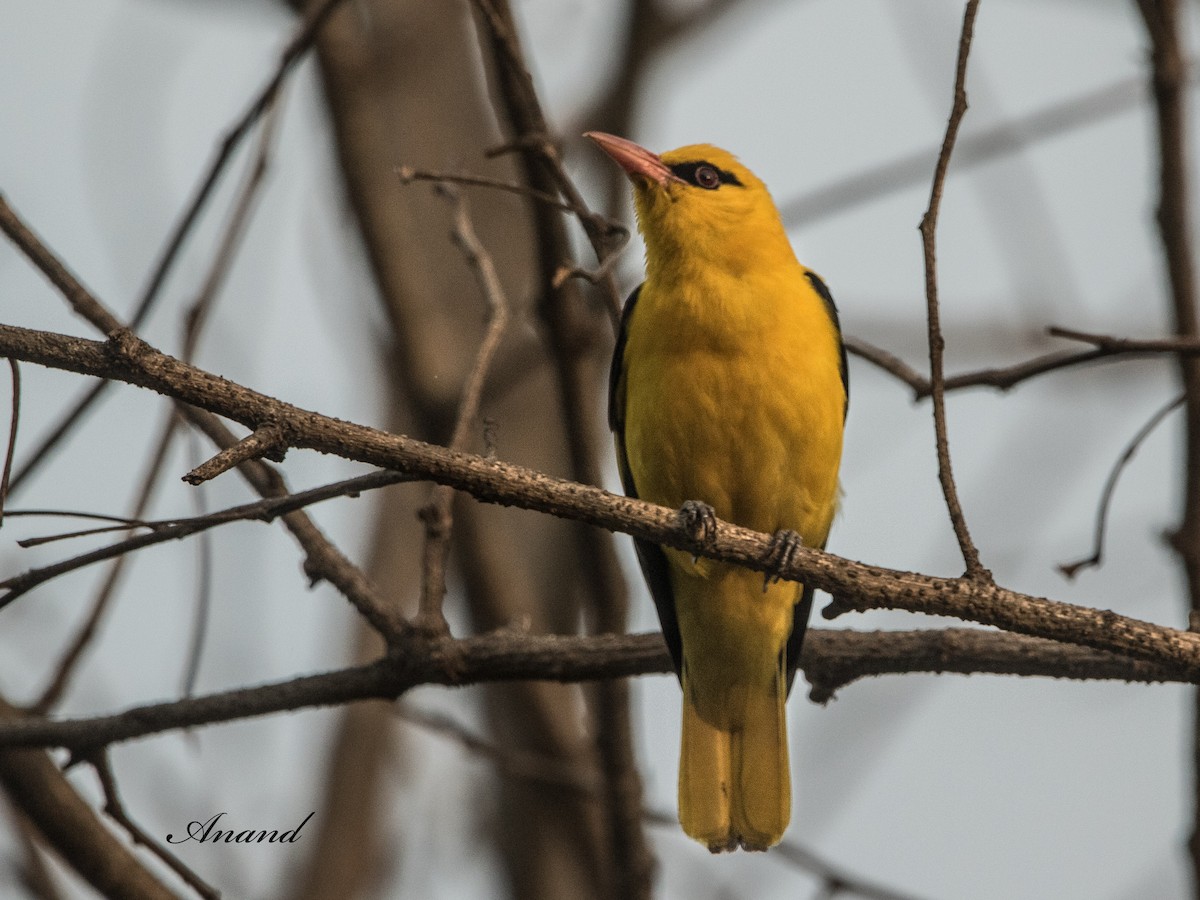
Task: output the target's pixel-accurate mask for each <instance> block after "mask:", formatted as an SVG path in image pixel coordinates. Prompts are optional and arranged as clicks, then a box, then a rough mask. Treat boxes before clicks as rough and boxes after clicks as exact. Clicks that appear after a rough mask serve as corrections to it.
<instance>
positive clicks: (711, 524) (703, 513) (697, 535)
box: [677, 500, 717, 563]
mask: <svg viewBox="0 0 1200 900" xmlns="http://www.w3.org/2000/svg"><path fill="white" fill-rule="evenodd" d="M677 515H678V516H679V524H680V525H681V526H682V527H683V530H684V531H686V532H687V535H688V537H690V538H691V539H692V540H693V541H695V542H696V543H697V544H699V545H700V546H702V547H708V546H710V545H711V544H712V543H713V541H715V540H716V539H717V513H716V510H714V509H713V508H712V507H711V506H709V505H708V504H707V503H703V502H701V501H699V500H685V501H684V503H683V506H681V507H679V511H678V513H677ZM699 558H700V557H699V555H698V554H692V562H693V563H694V562H696V561H697V560H698V559H699Z"/></svg>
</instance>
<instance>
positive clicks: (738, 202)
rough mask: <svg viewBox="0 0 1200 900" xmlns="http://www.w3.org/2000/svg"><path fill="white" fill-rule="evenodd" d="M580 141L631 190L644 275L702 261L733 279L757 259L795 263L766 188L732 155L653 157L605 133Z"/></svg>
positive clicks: (693, 150)
mask: <svg viewBox="0 0 1200 900" xmlns="http://www.w3.org/2000/svg"><path fill="white" fill-rule="evenodd" d="M585 136H586V137H589V138H591V139H592V140H593V141H595V142H596V143H597V144H599V145H600V148H601V149H602V150H603V151H604V152H605V153H607V154H608V155H609V156H610V157H612V159H613V160H614V161H615V162H616V163H617V165H619V166H620V167H621V168H622V169H624V170H625V173H626V174H627V175H628V176H629V180H630V181H631V182H633V193H634V206H635V208H636V210H637V219H638V230H639V231H641V233H642V236H643V237H644V238H645V241H646V263H647V269H652V268H656V267H658V266H660V265H668V264H670V263H672V262H674V263H686V262H688V261H692V260H695V261H697V262H699V261H701V260H703V261H704V262H705V264H707V265H718V266H723V267H725V268H727V269H729V270H731V271H734V272H738V271H741V270H743V269H745V268H747V267H750V266H755V265H759V264H760V260H761V259H762V258H763V255H764V254H779V253H784V254H786V256H785V257H784V258H789V259H790V258H794V257H792V251H791V245H790V244H789V243H788V240H787V235H786V233H785V232H784V229H783V224H782V222H781V221H780V219H779V212H778V211H777V210H776V209H775V204H774V202H773V201H772V200H771V195H770V194H769V193H768V192H767V188H766V185H764V184H763V183H762V182H761V181H759V180H758V178H757V177H755V175H754V173H753V172H751V171H750V170H749V169H747V168H746V167H745V166H743V165H742V164H741V163H740V162H738V160H737V157H735V156H734V155H733V154H732V153H729V152H728V151H725V150H722V149H720V148H719V147H714V146H712V145H711V144H690V145H688V146H686V147H680V148H679V149H678V150H671V151H668V152H667V153H663V154H661V155H659V154H656V153H653V152H651V151H649V150H647V149H646V148H645V147H642V146H639V145H638V144H635V143H634V142H633V141H628V140H626V139H625V138H620V137H616V136H615V135H611V134H605V133H604V132H600V131H589V132H588V133H587V134H586V135H585ZM776 258H778V257H776Z"/></svg>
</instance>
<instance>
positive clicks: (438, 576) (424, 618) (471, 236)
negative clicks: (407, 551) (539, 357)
mask: <svg viewBox="0 0 1200 900" xmlns="http://www.w3.org/2000/svg"><path fill="white" fill-rule="evenodd" d="M437 190H438V193H439V194H441V195H442V196H443V197H445V198H446V199H447V200H448V201H449V202H450V203H451V204H453V206H454V230H453V232H452V236H453V238H454V241H455V243H457V244H458V246H459V247H460V248H461V249H462V252H463V255H464V256H465V257H466V260H467V263H468V265H470V267H471V271H472V272H474V273H475V277H476V279H477V280H478V282H479V288H480V290H481V291H482V293H483V297H484V300H485V301H486V302H487V309H488V318H487V330H486V331H485V333H484V336H483V340H482V341H481V342H480V345H479V352H478V353H477V354H476V356H475V363H474V365H473V366H472V367H471V371H470V372H469V373H468V374H467V379H466V382H465V384H464V385H463V391H462V399H461V401H460V402H459V406H458V417H457V420H456V421H455V423H454V433H453V435H452V436H451V438H450V449H452V450H465V449H466V448H467V445H468V443H469V442H470V440H471V432H472V430H473V428H474V427H475V424H476V420H477V419H478V417H479V405H480V402H481V401H482V399H483V387H484V384H485V383H486V381H487V376H488V372H489V371H490V369H491V365H492V360H493V359H494V358H495V356H496V351H497V350H498V349H499V347H500V340H501V338H503V337H504V331H505V329H506V328H507V327H508V321H509V304H508V297H507V296H506V295H505V292H504V285H503V284H501V282H500V275H499V273H497V271H496V264H495V262H494V261H493V260H492V256H491V254H490V253H489V252H488V250H487V248H486V247H484V246H483V243H482V242H481V241H480V240H479V236H478V235H477V234H476V233H475V226H474V225H473V224H472V223H471V217H470V215H469V214H468V212H467V205H466V201H465V200H463V198H462V196H461V195H460V194H459V193H458V191H456V190H454V189H453V188H452V187H450V186H449V185H448V184H444V183H439V184H438V185H437ZM453 504H454V489H453V488H450V487H447V486H446V485H437V486H436V487H434V489H433V492H432V494H431V496H430V499H429V503H428V504H427V505H426V506H425V507H424V508H423V509H422V510H421V521H423V522H424V523H425V551H424V558H423V566H422V585H421V600H420V605H419V610H418V616H419V622H418V624H419V626H420V627H421V628H422V629H423V630H425V631H426V632H427V633H430V634H445V633H447V631H448V628H447V625H446V617H445V615H444V614H443V612H442V603H443V601H444V599H445V596H446V561H447V557H448V556H449V554H450V533H451V529H452V528H453V525H454V517H453Z"/></svg>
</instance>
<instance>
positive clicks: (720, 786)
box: [679, 667, 792, 853]
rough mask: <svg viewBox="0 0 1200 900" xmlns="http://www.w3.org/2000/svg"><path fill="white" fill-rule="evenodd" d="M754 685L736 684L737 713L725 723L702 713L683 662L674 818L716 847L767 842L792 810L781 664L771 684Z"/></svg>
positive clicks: (748, 847)
mask: <svg viewBox="0 0 1200 900" xmlns="http://www.w3.org/2000/svg"><path fill="white" fill-rule="evenodd" d="M757 687H758V689H757V690H744V691H738V692H737V693H738V694H739V695H740V700H741V703H742V705H741V711H742V716H740V717H739V718H740V719H741V721H740V722H739V723H737V724H736V725H733V727H731V728H729V729H724V728H721V727H717V726H714V725H712V724H710V723H709V722H706V721H705V720H704V719H703V718H701V716H700V713H699V712H698V711H697V710H696V707H695V705H694V704H693V702H692V700H691V695H690V692H689V690H688V679H687V669H686V667H685V668H684V679H683V743H682V748H681V751H680V761H679V822H680V824H681V825H683V830H684V831H685V832H687V833H688V835H689V836H691V837H693V838H695V839H696V840H698V841H700V842H701V843H702V844H705V845H706V846H707V847H708V849H709V850H711V851H712V852H714V853H719V852H721V851H724V850H736V849H737V848H738V847H741V848H742V849H745V850H766V849H767V848H768V847H771V846H774V845H775V844H777V843H779V839H780V838H781V837H783V832H784V831H785V830H786V829H787V825H788V820H789V819H790V818H791V814H792V788H791V778H790V775H789V772H788V747H787V721H786V718H785V715H784V706H783V704H784V700H785V699H786V694H787V690H786V687H785V682H784V674H783V671H782V668H780V669H778V670H777V672H776V677H775V679H774V684H771V685H760V686H757ZM730 724H732V723H730Z"/></svg>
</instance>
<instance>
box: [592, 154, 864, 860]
mask: <svg viewBox="0 0 1200 900" xmlns="http://www.w3.org/2000/svg"><path fill="white" fill-rule="evenodd" d="M587 137H590V138H591V139H592V140H593V141H595V142H596V143H597V144H599V145H600V147H601V148H602V149H603V150H604V151H605V152H606V153H607V154H608V155H609V156H610V157H612V158H613V160H615V161H616V162H617V164H618V165H620V166H621V168H623V169H624V170H625V172H626V173H627V174H628V175H629V177H630V180H631V181H632V182H633V187H634V201H635V205H636V210H637V220H638V228H639V230H640V231H641V233H642V236H643V237H644V238H645V243H646V279H645V281H644V282H643V283H642V285H641V286H640V287H639V288H637V289H636V290H635V291H634V292H633V294H632V295H631V296H630V298H629V300H628V302H627V303H626V304H625V311H624V315H623V316H622V323H621V333H620V336H619V338H618V340H617V347H616V351H615V353H614V357H613V363H612V371H611V377H610V384H609V424H610V425H611V427H612V430H613V432H614V436H615V439H616V448H617V460H618V464H619V468H620V472H621V480H622V482H623V484H624V487H625V491H626V493H628V494H629V495H631V496H635V497H641V498H642V499H644V500H649V501H651V502H654V503H659V504H662V505H663V506H669V507H674V508H679V509H681V512H682V514H683V515H684V516H685V517H686V518H688V519H689V520H691V521H692V522H693V523H694V524H695V525H697V527H700V528H703V527H705V525H706V523H707V522H708V521H709V520H710V519H711V516H712V515H714V514H715V515H716V516H719V517H720V518H722V519H727V520H729V521H731V522H736V523H737V524H739V525H744V526H746V527H748V528H754V529H756V530H758V531H766V532H771V533H773V534H775V536H776V537H775V543H774V545H773V547H774V551H775V553H777V554H780V555H783V556H786V553H787V549H788V547H789V546H794V545H795V542H797V541H800V542H803V544H804V545H805V546H808V547H820V548H823V547H824V546H825V539H826V537H827V536H828V534H829V527H830V524H831V523H832V521H833V516H834V512H835V510H836V508H837V501H838V465H839V462H840V459H841V454H842V430H843V425H844V422H845V416H846V408H847V398H848V391H847V379H846V353H845V348H844V346H843V345H842V339H841V332H840V329H839V324H838V316H837V310H836V308H835V307H834V304H833V299H832V297H831V296H830V294H829V291H828V289H827V288H826V287H825V284H824V283H823V282H822V281H821V279H820V278H819V277H817V275H816V274H814V273H813V272H811V271H809V270H808V269H806V268H805V267H804V266H802V265H801V264H800V263H799V262H797V260H796V257H795V254H794V253H793V252H792V248H791V245H790V244H789V243H788V239H787V234H786V233H785V231H784V228H783V223H782V222H781V221H780V218H779V213H778V211H777V210H776V209H775V204H774V203H773V202H772V200H771V197H770V194H768V192H767V189H766V187H765V186H764V185H763V183H762V182H761V181H759V180H758V179H757V178H756V177H755V176H754V175H753V174H752V173H751V172H750V171H749V170H748V169H746V167H745V166H743V165H742V164H741V163H739V162H738V160H737V159H736V158H735V157H733V156H732V155H731V154H729V153H727V152H725V151H724V150H720V149H718V148H717V147H713V146H710V145H708V144H696V145H692V146H688V147H681V148H679V149H678V150H672V151H670V152H669V153H664V154H662V155H661V156H658V155H656V154H654V153H651V152H650V151H649V150H646V149H645V148H643V147H640V146H638V145H637V144H635V143H633V142H632V141H627V140H625V139H623V138H619V137H615V136H613V135H609V134H603V133H599V132H590V133H588V135H587ZM637 551H638V558H639V560H640V562H641V566H642V571H643V573H644V574H645V576H646V581H647V582H648V583H649V586H650V591H651V593H652V594H653V596H654V601H655V605H656V606H657V607H658V615H659V619H660V621H661V622H662V628H663V635H664V637H665V639H666V643H667V647H668V648H669V650H670V652H671V658H672V659H673V660H674V663H675V670H676V672H677V674H678V675H679V679H680V683H681V685H682V687H683V729H682V731H683V740H682V747H681V750H680V763H679V821H680V823H681V824H682V825H683V829H684V831H686V832H687V833H688V834H689V835H691V836H692V837H693V838H695V839H696V840H698V841H700V842H701V843H703V844H705V845H706V846H707V847H708V848H709V850H712V851H713V852H718V851H722V850H732V849H736V848H738V847H742V848H744V849H746V850H765V849H766V848H767V847H770V846H771V845H773V844H776V843H778V841H779V839H780V838H781V837H782V836H783V832H784V830H785V829H786V828H787V824H788V820H789V819H790V817H791V781H790V778H789V774H788V751H787V723H786V719H785V715H784V701H785V700H786V698H787V694H788V692H789V690H790V689H791V684H792V681H793V679H794V676H795V670H796V664H797V662H798V659H799V656H800V644H801V641H802V639H803V636H804V630H805V627H806V624H807V621H808V615H809V610H810V608H811V606H812V590H811V589H809V588H805V587H804V586H802V585H799V584H795V583H792V582H772V581H771V580H770V579H767V580H766V581H765V582H764V579H763V576H762V575H760V574H758V573H755V572H753V571H750V570H748V569H742V568H740V567H737V566H734V565H730V564H727V563H721V562H715V561H713V560H708V559H696V558H694V557H693V556H692V555H691V554H689V553H685V552H681V551H678V550H673V549H670V548H663V547H660V546H658V545H655V544H651V543H647V542H645V541H638V542H637Z"/></svg>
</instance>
